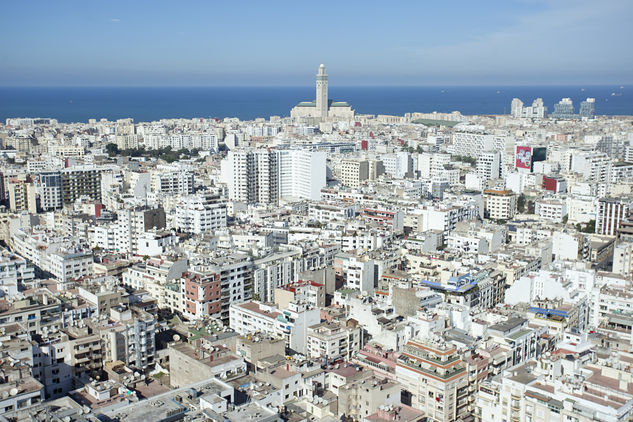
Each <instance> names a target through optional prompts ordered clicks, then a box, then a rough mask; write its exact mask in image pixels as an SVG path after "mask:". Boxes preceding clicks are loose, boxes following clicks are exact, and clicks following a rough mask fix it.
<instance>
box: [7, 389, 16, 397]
mask: <svg viewBox="0 0 633 422" xmlns="http://www.w3.org/2000/svg"><path fill="white" fill-rule="evenodd" d="M9 395H10V396H11V397H13V396H17V395H18V389H17V388H15V387H13V388H12V389H10V390H9Z"/></svg>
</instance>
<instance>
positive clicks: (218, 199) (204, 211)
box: [175, 192, 227, 234]
mask: <svg viewBox="0 0 633 422" xmlns="http://www.w3.org/2000/svg"><path fill="white" fill-rule="evenodd" d="M226 209H227V208H226V200H225V198H224V197H223V196H222V195H221V194H219V193H210V192H209V193H204V194H197V195H192V196H186V197H184V198H182V200H181V202H180V203H179V205H178V207H177V208H176V221H175V222H176V224H175V225H176V227H175V228H177V229H179V230H181V231H183V232H185V233H191V234H203V233H209V232H212V231H215V230H218V229H222V228H225V227H226V219H227V215H226Z"/></svg>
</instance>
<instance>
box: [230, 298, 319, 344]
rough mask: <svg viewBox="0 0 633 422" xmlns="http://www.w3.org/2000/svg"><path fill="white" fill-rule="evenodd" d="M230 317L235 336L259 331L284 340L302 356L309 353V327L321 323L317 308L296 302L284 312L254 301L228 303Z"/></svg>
mask: <svg viewBox="0 0 633 422" xmlns="http://www.w3.org/2000/svg"><path fill="white" fill-rule="evenodd" d="M229 315H230V316H229V318H230V327H231V328H232V329H233V330H235V331H236V332H237V333H239V334H242V335H246V334H253V333H256V332H260V333H264V334H267V335H270V336H274V337H279V338H283V339H284V340H285V341H286V345H287V346H288V347H290V348H291V349H293V350H295V351H297V352H299V353H304V354H305V353H307V351H308V350H307V335H308V327H311V326H313V325H315V324H318V323H319V322H320V321H321V317H320V310H319V309H316V308H312V307H310V306H308V305H306V304H299V303H295V302H290V304H289V305H288V308H287V309H283V310H280V309H278V308H277V306H276V305H267V304H264V303H260V302H256V301H249V302H244V303H240V304H231V306H230V308H229Z"/></svg>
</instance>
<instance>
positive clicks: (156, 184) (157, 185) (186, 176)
mask: <svg viewBox="0 0 633 422" xmlns="http://www.w3.org/2000/svg"><path fill="white" fill-rule="evenodd" d="M193 183H194V180H193V172H191V171H188V170H184V171H183V170H173V171H161V172H158V173H154V174H152V177H151V186H152V191H153V192H156V193H162V194H167V195H190V194H192V193H193Z"/></svg>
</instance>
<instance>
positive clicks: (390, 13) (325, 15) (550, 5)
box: [0, 1, 633, 86]
mask: <svg viewBox="0 0 633 422" xmlns="http://www.w3.org/2000/svg"><path fill="white" fill-rule="evenodd" d="M320 4H321V7H319V8H315V7H313V6H304V5H302V4H295V3H289V2H278V3H275V5H274V7H272V8H271V7H270V5H268V4H266V5H264V4H257V3H255V4H249V5H248V7H236V6H233V5H223V4H208V3H201V2H190V3H187V4H185V5H181V4H178V5H175V4H169V3H167V2H152V3H147V2H134V3H132V4H126V3H122V2H109V3H107V4H96V3H95V4H84V3H81V4H80V3H76V2H65V3H61V4H57V3H55V4H49V3H46V2H33V3H29V6H28V8H27V7H25V6H24V5H23V4H17V3H16V4H8V5H6V6H5V12H6V13H3V16H2V17H0V24H1V26H0V28H2V29H0V34H2V36H3V39H5V40H8V42H6V43H5V44H4V46H3V47H2V49H0V57H1V58H2V63H3V64H2V65H0V80H1V81H2V82H0V84H1V85H3V86H306V85H310V84H311V82H312V81H311V79H312V78H311V77H310V76H309V75H310V74H312V73H313V69H314V66H315V65H317V64H318V63H321V62H323V63H326V64H327V66H328V67H329V68H330V69H331V70H332V72H335V73H336V75H337V79H336V82H335V84H336V85H339V86H353V85H356V86H362V85H367V86H380V85H497V86H502V85H539V84H594V85H603V84H617V85H619V84H627V83H630V82H631V81H633V79H632V78H631V76H630V72H629V71H628V69H630V67H631V65H633V57H631V55H630V54H624V53H623V52H625V51H627V50H626V48H627V47H626V41H627V40H628V39H631V37H632V36H633V29H631V28H630V26H629V25H627V22H626V19H627V18H628V16H631V12H632V11H633V4H630V3H625V2H618V1H607V2H601V3H600V4H595V3H592V2H588V1H581V2H570V1H556V2H554V1H515V2H492V3H490V2H489V3H487V4H485V5H474V4H469V3H466V2H458V3H457V4H451V5H447V6H445V5H432V6H427V5H422V4H416V3H407V4H405V5H401V6H400V7H392V8H385V7H380V4H379V3H369V4H367V3H362V4H360V3H351V4H336V5H335V4H334V3H332V2H322V3H320ZM317 23H318V24H317ZM26 28H28V30H25V29H26ZM333 82H334V81H333Z"/></svg>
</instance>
